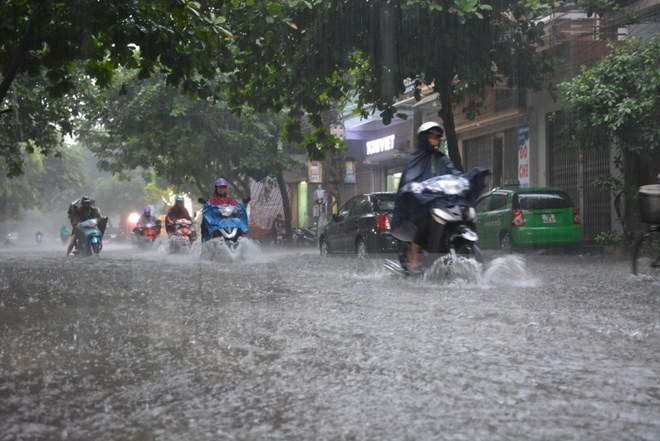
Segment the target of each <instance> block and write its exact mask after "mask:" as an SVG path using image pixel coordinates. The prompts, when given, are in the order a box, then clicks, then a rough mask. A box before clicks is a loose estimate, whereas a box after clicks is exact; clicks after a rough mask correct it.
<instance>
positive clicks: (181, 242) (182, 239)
mask: <svg viewBox="0 0 660 441" xmlns="http://www.w3.org/2000/svg"><path fill="white" fill-rule="evenodd" d="M195 238H196V234H195V227H194V226H193V223H192V222H191V221H189V220H188V219H177V220H176V221H175V222H174V231H173V232H172V233H171V234H170V235H169V247H168V251H169V252H170V253H178V252H181V251H187V250H189V249H190V246H191V245H192V243H193V242H194V240H195Z"/></svg>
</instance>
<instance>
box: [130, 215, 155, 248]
mask: <svg viewBox="0 0 660 441" xmlns="http://www.w3.org/2000/svg"><path fill="white" fill-rule="evenodd" d="M160 230H161V221H160V219H157V220H154V221H152V222H145V223H143V224H141V225H138V226H136V227H135V228H134V229H133V237H134V240H135V242H136V243H137V244H138V245H139V246H141V247H147V248H148V247H152V246H153V245H154V243H155V242H156V239H158V236H160Z"/></svg>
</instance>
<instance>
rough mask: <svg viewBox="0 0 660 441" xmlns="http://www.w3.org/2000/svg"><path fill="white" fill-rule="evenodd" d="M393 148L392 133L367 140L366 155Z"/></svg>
mask: <svg viewBox="0 0 660 441" xmlns="http://www.w3.org/2000/svg"><path fill="white" fill-rule="evenodd" d="M392 149H394V135H390V136H386V137H384V138H378V139H374V140H372V141H367V156H368V155H373V154H376V153H382V152H387V151H389V150H392Z"/></svg>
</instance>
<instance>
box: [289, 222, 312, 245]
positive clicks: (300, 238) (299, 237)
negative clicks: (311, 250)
mask: <svg viewBox="0 0 660 441" xmlns="http://www.w3.org/2000/svg"><path fill="white" fill-rule="evenodd" d="M292 241H293V244H294V245H296V246H302V247H307V246H309V247H311V246H316V244H317V243H318V238H317V237H316V229H312V228H307V227H303V228H294V229H293V236H292Z"/></svg>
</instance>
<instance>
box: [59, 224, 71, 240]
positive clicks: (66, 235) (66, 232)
mask: <svg viewBox="0 0 660 441" xmlns="http://www.w3.org/2000/svg"><path fill="white" fill-rule="evenodd" d="M70 235H71V233H69V230H67V229H66V228H62V229H61V230H60V240H61V241H62V243H64V244H65V243H67V242H68V241H69V236H70Z"/></svg>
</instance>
